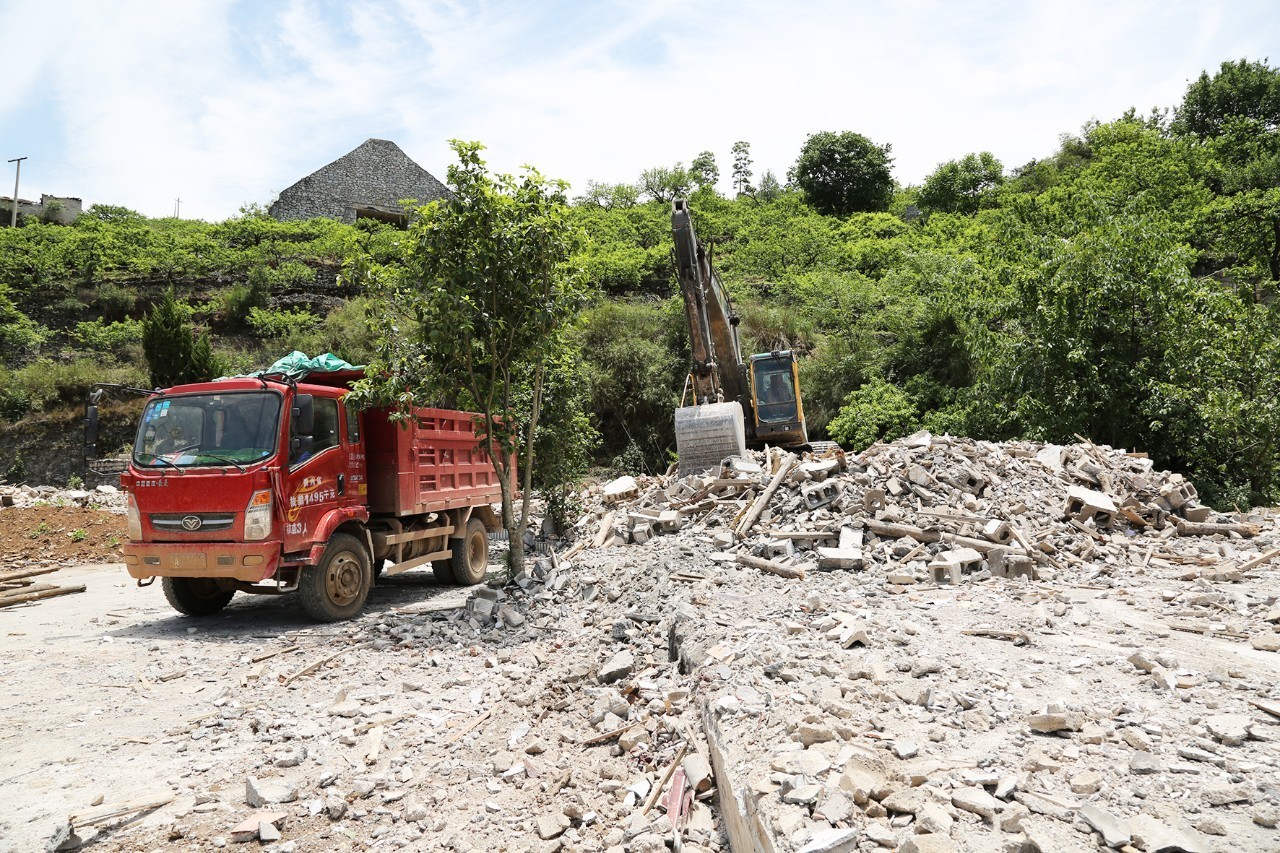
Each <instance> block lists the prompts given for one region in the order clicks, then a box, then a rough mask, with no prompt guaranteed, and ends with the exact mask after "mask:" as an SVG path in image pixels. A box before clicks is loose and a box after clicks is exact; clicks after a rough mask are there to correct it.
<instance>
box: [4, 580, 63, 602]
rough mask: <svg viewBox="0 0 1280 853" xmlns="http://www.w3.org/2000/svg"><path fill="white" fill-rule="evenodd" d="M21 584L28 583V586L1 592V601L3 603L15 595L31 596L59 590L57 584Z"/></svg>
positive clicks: (30, 582) (32, 582)
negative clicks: (35, 593)
mask: <svg viewBox="0 0 1280 853" xmlns="http://www.w3.org/2000/svg"><path fill="white" fill-rule="evenodd" d="M19 583H26V584H27V586H19V587H14V588H13V589H7V590H4V591H3V592H0V601H3V600H4V599H6V598H11V597H12V596H15V595H29V594H30V593H33V592H46V591H48V590H51V589H58V585H57V584H56V583H35V582H34V581H19Z"/></svg>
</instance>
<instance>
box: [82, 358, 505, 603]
mask: <svg viewBox="0 0 1280 853" xmlns="http://www.w3.org/2000/svg"><path fill="white" fill-rule="evenodd" d="M362 376H363V373H362V371H360V370H359V369H352V370H334V371H329V372H324V373H312V374H310V375H307V376H305V377H303V378H302V379H301V380H295V379H293V378H290V377H288V376H272V375H270V374H265V375H260V376H254V377H238V378H231V379H223V380H218V381H215V382H205V383H200V384H195V385H182V386H178V387H175V388H169V389H167V390H165V391H162V392H158V393H155V394H153V395H152V396H151V398H150V400H149V401H148V402H147V406H146V409H145V410H144V412H143V415H142V422H141V423H140V424H139V426H138V432H137V436H136V439H135V441H134V446H133V452H132V454H131V458H130V459H129V462H128V466H127V468H126V470H125V471H124V473H122V474H121V477H120V483H121V486H122V487H123V488H124V489H125V490H126V491H127V492H128V493H129V515H128V542H127V543H126V544H125V545H124V547H123V549H122V550H123V552H124V560H125V564H126V566H127V568H128V570H129V574H130V575H131V576H133V577H134V578H137V579H138V581H139V585H145V583H144V582H146V583H150V582H152V581H154V579H155V578H157V577H159V578H160V579H161V582H162V584H163V587H164V593H165V597H166V598H167V599H168V600H169V603H170V604H172V605H173V607H174V608H175V609H177V610H178V611H180V612H181V613H185V614H187V615H190V616H206V615H210V614H213V613H217V612H218V611H219V610H221V609H222V608H223V607H225V606H226V605H227V603H228V602H229V601H230V600H231V597H232V596H233V595H235V593H236V592H237V591H240V592H247V593H262V594H280V593H286V592H293V591H295V590H296V591H297V592H298V593H299V596H300V598H301V602H302V606H303V608H304V609H305V610H306V612H307V613H308V615H310V616H311V617H312V618H314V619H318V620H321V621H336V620H340V619H347V618H350V617H352V616H354V615H356V614H357V613H359V612H360V610H361V609H362V608H363V607H364V604H365V599H366V598H367V597H368V595H369V589H370V587H371V586H372V585H373V581H374V578H375V577H376V576H377V575H378V574H379V573H380V572H381V571H382V569H383V567H384V564H387V563H388V562H389V565H386V569H385V570H386V572H387V573H388V574H395V573H398V572H403V571H407V570H409V569H413V568H417V567H419V566H426V565H428V564H429V565H430V566H431V567H432V568H433V570H434V571H435V573H436V575H437V576H440V577H442V578H443V579H444V580H446V581H448V582H452V583H457V584H474V583H479V582H480V581H481V580H482V579H483V578H484V576H485V572H486V569H487V567H488V562H489V538H488V533H489V532H490V531H494V530H497V529H499V523H498V518H497V516H496V514H495V513H494V511H493V509H492V507H491V504H492V503H494V502H496V501H499V500H500V499H501V494H500V490H499V486H498V479H497V474H496V473H495V471H494V468H493V465H492V464H491V463H490V461H489V457H488V455H487V454H486V453H485V452H484V449H483V447H482V445H481V444H480V442H479V441H478V439H477V437H476V432H475V429H474V424H475V419H474V418H475V416H474V415H473V414H471V413H469V412H459V411H453V410H450V409H431V408H424V409H417V410H415V411H413V412H412V414H411V415H410V416H409V417H408V418H407V419H404V420H394V419H392V417H391V413H390V412H389V411H388V410H387V409H376V408H375V409H367V410H364V411H358V410H356V409H355V408H354V407H350V406H348V405H347V401H346V399H345V398H346V397H347V395H348V393H349V392H350V386H351V383H352V382H353V381H355V380H356V379H359V378H361V377H362ZM89 408H90V409H91V411H90V412H88V413H87V414H88V417H87V420H86V445H87V447H86V450H87V451H88V450H92V449H94V445H95V444H96V423H97V418H96V414H97V412H96V407H95V406H90V407H89Z"/></svg>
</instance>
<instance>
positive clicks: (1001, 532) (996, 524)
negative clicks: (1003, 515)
mask: <svg viewBox="0 0 1280 853" xmlns="http://www.w3.org/2000/svg"><path fill="white" fill-rule="evenodd" d="M982 537H983V538H984V539H986V540H988V541H991V542H995V543H997V544H1000V545H1008V544H1009V543H1010V542H1012V541H1013V528H1012V527H1010V526H1009V525H1008V523H1007V522H1004V521H1000V520H999V519H997V518H993V519H991V520H990V521H988V522H987V523H986V525H985V526H984V527H983V528H982Z"/></svg>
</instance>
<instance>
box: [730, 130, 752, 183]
mask: <svg viewBox="0 0 1280 853" xmlns="http://www.w3.org/2000/svg"><path fill="white" fill-rule="evenodd" d="M733 192H734V194H735V195H739V196H744V195H751V194H752V193H754V192H755V188H754V187H752V186H751V143H750V142H747V141H746V140H745V139H744V140H739V141H737V142H735V143H733Z"/></svg>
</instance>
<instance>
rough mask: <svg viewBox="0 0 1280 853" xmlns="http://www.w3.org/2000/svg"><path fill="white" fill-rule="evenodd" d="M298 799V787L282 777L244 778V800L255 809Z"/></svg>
mask: <svg viewBox="0 0 1280 853" xmlns="http://www.w3.org/2000/svg"><path fill="white" fill-rule="evenodd" d="M296 799H298V789H297V787H296V786H294V785H291V784H289V783H288V782H286V781H284V780H283V779H256V778H254V777H253V776H250V777H249V778H247V779H245V782H244V801H245V802H246V803H248V804H249V805H251V806H253V807H254V808H255V809H257V808H262V807H263V806H265V805H269V804H275V803H292V802H293V801H294V800H296Z"/></svg>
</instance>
